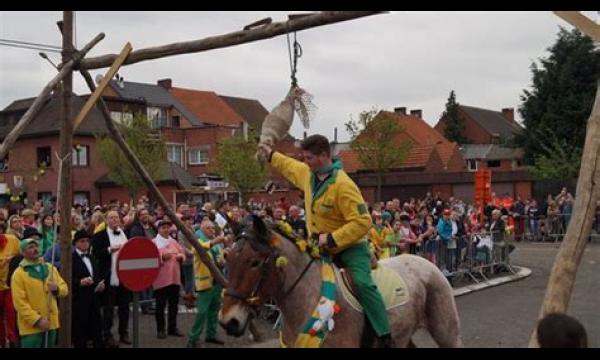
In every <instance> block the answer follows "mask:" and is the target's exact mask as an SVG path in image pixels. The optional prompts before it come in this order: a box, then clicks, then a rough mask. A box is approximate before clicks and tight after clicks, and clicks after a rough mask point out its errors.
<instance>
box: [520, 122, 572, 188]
mask: <svg viewBox="0 0 600 360" xmlns="http://www.w3.org/2000/svg"><path fill="white" fill-rule="evenodd" d="M538 134H539V135H534V136H533V138H536V139H545V140H544V141H540V146H541V147H542V151H543V152H542V153H541V154H539V155H536V156H535V165H534V166H530V167H529V170H530V171H531V173H532V174H533V176H534V177H536V178H537V179H542V180H564V179H573V178H576V177H577V176H578V175H579V168H580V166H581V156H582V149H581V148H579V147H576V146H575V145H574V144H572V143H571V142H569V141H568V140H567V139H564V138H562V137H561V138H560V139H559V138H558V136H556V134H555V133H554V132H553V131H552V130H550V129H546V131H543V132H542V131H540V132H538Z"/></svg>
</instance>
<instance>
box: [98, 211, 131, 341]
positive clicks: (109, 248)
mask: <svg viewBox="0 0 600 360" xmlns="http://www.w3.org/2000/svg"><path fill="white" fill-rule="evenodd" d="M106 218H107V224H106V229H105V230H103V231H100V232H98V233H96V234H95V235H94V236H93V238H92V244H93V245H92V246H93V256H94V258H95V259H96V261H97V262H98V271H99V272H100V274H101V275H102V279H103V280H104V284H105V285H106V289H105V290H104V292H103V296H104V299H103V304H104V306H103V314H102V315H103V329H102V332H103V334H102V335H103V340H104V343H105V345H106V346H107V347H118V344H117V343H116V342H115V340H114V338H113V335H112V326H113V317H114V307H115V305H118V307H119V335H120V338H119V340H120V342H121V343H123V344H127V345H130V344H131V340H130V339H129V332H128V324H129V302H130V301H131V292H130V291H129V290H127V289H126V288H125V287H124V286H123V285H122V284H121V283H120V282H119V278H118V277H117V256H118V255H119V251H120V250H121V247H123V245H124V244H125V243H126V242H127V236H126V235H125V232H124V231H123V230H122V229H121V219H120V217H119V213H118V212H116V211H114V210H112V211H109V212H108V214H107V216H106Z"/></svg>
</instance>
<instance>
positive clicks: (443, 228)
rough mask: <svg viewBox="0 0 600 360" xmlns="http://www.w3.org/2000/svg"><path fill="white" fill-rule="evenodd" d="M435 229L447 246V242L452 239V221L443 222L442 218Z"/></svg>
mask: <svg viewBox="0 0 600 360" xmlns="http://www.w3.org/2000/svg"><path fill="white" fill-rule="evenodd" d="M436 227H437V231H438V234H439V235H440V238H441V239H442V241H443V242H444V244H448V241H450V239H451V238H452V221H450V220H448V221H444V218H440V219H439V220H438V223H437V226H436Z"/></svg>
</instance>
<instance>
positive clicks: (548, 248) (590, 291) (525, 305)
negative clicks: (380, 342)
mask: <svg viewBox="0 0 600 360" xmlns="http://www.w3.org/2000/svg"><path fill="white" fill-rule="evenodd" d="M557 252H558V245H554V244H539V243H526V244H521V243H517V249H516V250H515V251H514V252H513V258H512V259H513V263H514V264H515V265H522V266H525V267H528V268H530V269H531V270H532V274H531V276H529V277H528V278H525V279H523V280H521V281H517V282H512V283H508V284H505V285H501V286H498V287H493V288H489V289H485V290H482V291H479V292H475V293H471V294H468V295H465V296H461V297H458V298H457V299H456V301H457V305H458V310H459V313H460V318H461V324H462V332H463V341H464V343H465V346H467V347H526V346H527V343H528V341H529V336H530V334H531V330H532V329H533V327H534V325H535V322H536V318H537V314H538V312H539V309H540V306H541V304H542V300H543V297H544V292H545V289H546V285H547V281H548V276H549V275H550V270H551V268H552V264H553V261H554V258H555V256H556V254H557ZM599 263H600V244H599V243H598V241H597V240H596V243H591V244H589V245H588V246H587V248H586V250H585V254H584V256H583V259H582V263H581V265H580V267H579V271H578V273H577V282H576V284H575V293H574V295H573V297H572V299H571V305H570V307H569V314H570V315H573V316H575V317H576V318H577V319H579V320H580V321H581V322H582V323H583V325H584V326H585V328H586V329H587V331H588V342H589V345H590V346H591V347H599V346H600V314H599V312H598V309H599V307H598V302H599V301H600V286H599V284H600V272H599V271H598V269H599V268H598V264H599ZM418 335H419V336H416V337H415V342H416V343H417V346H423V347H432V346H435V344H434V343H433V342H432V340H431V338H430V337H429V335H428V334H426V333H424V334H422V333H419V334H418Z"/></svg>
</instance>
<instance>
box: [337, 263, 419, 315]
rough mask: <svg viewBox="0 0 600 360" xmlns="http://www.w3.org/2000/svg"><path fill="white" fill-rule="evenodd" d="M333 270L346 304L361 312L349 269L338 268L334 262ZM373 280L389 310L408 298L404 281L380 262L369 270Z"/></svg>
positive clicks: (405, 301)
mask: <svg viewBox="0 0 600 360" xmlns="http://www.w3.org/2000/svg"><path fill="white" fill-rule="evenodd" d="M334 272H335V277H336V281H337V283H338V288H339V290H340V293H341V294H342V296H343V297H344V299H346V301H347V302H348V304H350V306H352V307H353V308H354V309H355V310H356V311H358V312H363V308H362V306H361V305H360V302H359V301H358V292H357V291H356V287H355V285H354V281H353V280H352V275H351V273H350V271H348V270H347V269H345V268H340V267H339V264H338V263H335V264H334ZM371 276H372V278H373V282H375V285H376V286H377V289H379V292H380V293H381V296H382V297H383V302H384V303H385V308H386V310H390V309H392V308H395V307H397V306H400V305H404V304H406V303H407V302H408V300H409V298H410V297H409V296H410V294H409V292H408V286H407V285H406V281H404V279H403V278H402V276H400V275H399V274H398V273H397V272H395V271H394V270H392V269H390V268H388V267H385V266H383V265H381V264H379V265H378V266H377V268H376V269H374V270H371Z"/></svg>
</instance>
